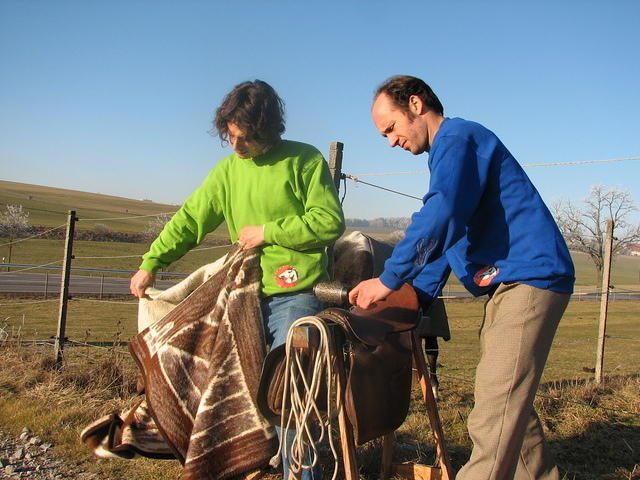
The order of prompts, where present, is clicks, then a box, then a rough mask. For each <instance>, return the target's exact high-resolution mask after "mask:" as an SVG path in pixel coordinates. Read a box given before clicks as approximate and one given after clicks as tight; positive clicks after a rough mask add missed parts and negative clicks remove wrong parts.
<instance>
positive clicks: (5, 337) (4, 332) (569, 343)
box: [0, 157, 640, 416]
mask: <svg viewBox="0 0 640 480" xmlns="http://www.w3.org/2000/svg"><path fill="white" fill-rule="evenodd" d="M636 160H640V157H629V158H620V159H609V160H594V161H582V162H580V161H578V162H559V163H539V164H528V165H523V166H524V167H540V166H556V165H581V164H587V163H605V162H607V163H608V162H620V161H636ZM425 173H428V172H427V171H414V172H388V173H365V174H358V175H352V174H342V176H341V178H343V179H344V180H345V181H346V180H347V179H348V180H351V181H353V182H357V183H362V184H365V185H367V186H370V187H372V188H377V189H381V190H384V191H387V192H389V193H392V194H397V195H400V196H404V197H409V198H414V199H416V200H422V198H421V197H418V196H414V195H410V194H407V193H403V192H400V191H397V190H393V189H389V188H386V187H383V186H380V185H376V184H373V183H369V182H365V181H362V180H361V179H360V177H368V176H384V175H387V176H389V175H409V174H425ZM344 195H346V188H345V189H344V192H343V200H344ZM42 211H46V212H50V213H63V212H56V211H49V210H42ZM172 213H174V212H163V213H157V214H145V215H127V216H113V217H102V218H81V219H79V220H80V221H93V222H110V221H128V220H138V219H141V218H153V217H156V218H157V217H161V216H163V215H168V214H172ZM64 227H65V225H58V226H55V227H53V228H50V229H47V230H45V231H43V232H40V233H38V234H35V235H31V236H28V237H25V238H19V239H14V240H12V241H10V242H5V243H2V244H0V247H3V246H9V245H18V244H22V243H24V242H27V241H37V240H38V239H41V238H42V237H45V236H47V235H49V234H50V233H52V232H54V231H57V230H60V229H63V228H64ZM230 245H231V244H230V243H225V244H222V245H213V246H201V247H198V248H194V249H193V250H191V251H190V252H189V253H188V255H193V254H195V253H197V252H203V251H211V250H224V249H228V248H229V247H230ZM139 259H140V254H123V255H115V254H104V255H92V254H79V255H77V256H75V257H74V261H77V262H82V261H98V262H105V263H108V265H107V266H109V265H111V266H112V265H113V264H112V261H114V260H119V261H128V260H132V262H131V263H130V265H131V267H132V268H131V270H130V271H135V269H136V266H137V265H136V264H137V262H138V261H139ZM133 260H135V261H133ZM62 263H63V259H51V258H49V259H42V260H40V261H39V262H38V264H37V265H31V266H28V267H23V268H19V269H17V270H11V271H6V272H0V281H1V278H2V276H3V275H7V274H15V273H22V272H27V271H33V270H37V269H43V268H44V267H51V266H53V265H58V267H59V269H60V270H62V268H63V267H62ZM0 267H1V265H0ZM617 290H618V291H619V292H620V294H628V295H630V296H633V295H637V294H638V293H640V292H639V291H638V290H634V289H626V288H619V289H617ZM604 293H610V292H603V291H602V289H600V288H590V289H579V290H576V292H575V296H574V299H576V300H579V299H582V298H585V297H586V296H588V295H593V296H598V295H602V294H604ZM46 294H47V291H46V289H45V295H46ZM444 297H445V298H447V296H446V295H445V296H444ZM596 298H597V297H596ZM59 301H60V300H59V299H43V300H23V299H20V300H16V301H3V302H2V303H0V307H16V306H19V307H23V306H24V307H25V310H24V311H23V313H24V314H25V315H26V314H29V313H30V311H31V310H30V309H31V308H32V307H35V306H39V305H46V304H53V303H56V302H59ZM69 301H70V302H71V303H72V304H83V303H86V304H95V305H96V306H99V305H104V306H105V308H107V309H112V306H113V305H119V306H124V307H125V308H132V307H133V306H137V305H138V302H137V301H132V300H107V299H102V298H81V297H78V296H75V297H73V298H71V299H69ZM1 312H2V311H1V310H0V345H2V344H8V343H9V342H10V341H11V339H12V337H16V336H17V337H20V333H18V335H16V334H15V332H12V331H10V330H8V329H7V325H6V322H5V325H4V326H2V323H1V318H2V316H1ZM7 320H8V319H7ZM72 321H73V320H72ZM23 322H24V317H23ZM606 338H607V340H611V341H616V342H638V341H640V338H638V337H634V336H626V335H606ZM64 341H65V343H66V344H68V345H70V346H75V347H85V348H100V349H104V348H108V347H105V346H104V345H99V344H97V343H96V342H87V341H79V340H77V339H66V338H65V339H64ZM596 341H597V338H588V337H584V338H577V339H572V340H566V341H556V342H554V345H553V348H554V349H558V348H573V347H575V346H578V347H580V346H581V345H584V344H587V343H590V344H593V343H595V342H596ZM32 342H33V343H34V344H37V345H41V346H53V345H55V342H52V341H51V340H38V339H34V340H32ZM445 349H446V350H447V351H451V352H464V351H468V352H476V353H477V352H478V348H477V347H473V346H457V345H447V346H446V347H445ZM121 353H122V354H125V355H126V354H127V353H126V352H121ZM428 353H434V352H433V350H429V351H428ZM470 373H471V372H470ZM438 376H439V377H442V378H444V379H447V378H448V379H451V380H456V381H461V382H464V383H469V384H472V383H473V378H471V377H460V376H456V375H451V374H448V373H446V372H445V373H443V372H442V371H440V372H438ZM538 396H539V397H542V398H552V399H554V400H558V401H561V402H562V401H564V402H568V403H577V404H581V405H584V406H587V407H591V408H600V409H603V410H615V409H607V408H605V407H601V406H598V405H591V404H588V403H581V402H576V401H572V400H568V399H563V398H557V397H553V396H545V395H544V394H539V395H538ZM619 412H622V413H626V414H631V415H636V416H640V412H629V411H624V410H619Z"/></svg>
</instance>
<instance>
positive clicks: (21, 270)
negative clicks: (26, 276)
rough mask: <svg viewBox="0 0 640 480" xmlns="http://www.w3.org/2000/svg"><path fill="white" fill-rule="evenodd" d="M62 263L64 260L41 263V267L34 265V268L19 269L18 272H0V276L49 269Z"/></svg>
mask: <svg viewBox="0 0 640 480" xmlns="http://www.w3.org/2000/svg"><path fill="white" fill-rule="evenodd" d="M61 262H62V260H54V261H53V262H49V263H41V264H40V265H34V266H32V267H26V268H19V269H18V270H11V271H10V272H0V275H10V274H12V273H17V272H24V271H26V270H35V269H37V268H41V267H48V266H49V265H53V264H56V263H61ZM0 266H2V264H0ZM60 268H62V265H60Z"/></svg>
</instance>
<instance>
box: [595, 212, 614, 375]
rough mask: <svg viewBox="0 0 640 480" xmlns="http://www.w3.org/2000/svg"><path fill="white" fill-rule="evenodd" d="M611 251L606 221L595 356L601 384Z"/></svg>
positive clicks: (610, 230)
mask: <svg viewBox="0 0 640 480" xmlns="http://www.w3.org/2000/svg"><path fill="white" fill-rule="evenodd" d="M612 249H613V220H608V221H607V233H606V237H605V244H604V260H603V264H602V290H601V296H600V324H599V326H598V352H597V355H596V383H602V377H603V369H604V340H605V337H606V333H607V309H608V308H609V287H610V285H609V283H610V280H611V250H612Z"/></svg>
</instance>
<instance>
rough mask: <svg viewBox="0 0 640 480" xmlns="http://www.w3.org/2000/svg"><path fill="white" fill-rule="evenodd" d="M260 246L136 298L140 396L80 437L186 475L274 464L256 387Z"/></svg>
mask: <svg viewBox="0 0 640 480" xmlns="http://www.w3.org/2000/svg"><path fill="white" fill-rule="evenodd" d="M260 277H261V272H260V266H259V257H258V251H257V249H252V250H248V251H244V250H242V249H240V248H239V247H238V246H237V245H236V246H234V247H233V248H232V249H231V250H230V251H229V253H228V254H227V255H226V256H225V257H223V258H221V259H220V260H218V261H217V262H215V263H213V264H209V265H205V266H204V267H202V268H200V269H199V270H197V271H195V272H194V273H193V274H191V275H190V276H189V277H187V278H186V279H185V280H183V281H182V282H180V283H179V284H177V285H175V286H173V287H171V288H169V289H168V290H165V291H159V290H155V289H149V290H148V291H147V293H148V294H149V296H150V299H148V300H147V299H142V300H141V301H140V306H139V312H138V327H139V329H140V330H141V331H140V333H139V334H138V335H137V336H136V337H134V339H133V340H132V341H131V343H130V346H129V348H130V350H131V353H132V355H133V357H134V358H135V360H136V362H137V363H138V366H139V367H140V370H141V374H142V377H143V379H144V394H145V395H144V397H142V398H141V400H140V402H139V404H137V405H136V406H135V407H133V408H132V409H130V410H128V411H126V412H123V413H121V414H118V413H114V414H112V415H110V416H107V417H103V418H101V419H99V420H98V421H96V422H94V423H92V424H91V425H89V426H88V427H87V428H85V429H84V430H83V432H82V433H81V438H82V440H83V441H84V442H85V443H86V444H87V445H88V446H89V447H90V448H91V449H92V450H93V451H94V453H95V454H96V455H97V456H99V457H102V458H114V457H120V458H133V457H134V456H136V455H137V454H139V455H143V456H147V457H152V458H177V459H178V460H180V462H182V463H183V465H184V470H183V473H182V479H183V480H201V479H210V480H222V479H225V478H229V477H234V476H237V475H240V474H243V473H246V472H249V471H251V470H255V469H256V468H261V467H263V466H266V465H268V463H269V459H270V458H271V457H272V456H273V455H274V453H275V451H276V448H277V440H276V437H275V432H274V431H273V429H272V428H271V427H270V426H269V425H268V424H267V422H266V421H265V420H264V418H262V416H261V415H260V414H259V412H258V410H257V407H256V394H257V389H258V384H259V380H260V372H261V369H262V363H263V360H264V356H265V353H266V347H265V339H264V330H263V325H262V316H261V313H260V300H259V295H258V294H259V289H260Z"/></svg>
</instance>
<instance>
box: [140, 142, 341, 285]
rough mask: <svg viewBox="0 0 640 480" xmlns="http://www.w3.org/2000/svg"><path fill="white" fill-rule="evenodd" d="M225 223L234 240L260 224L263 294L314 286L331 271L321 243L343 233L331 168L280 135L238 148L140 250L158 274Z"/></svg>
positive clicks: (149, 269) (317, 155) (317, 154)
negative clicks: (264, 147) (271, 142)
mask: <svg viewBox="0 0 640 480" xmlns="http://www.w3.org/2000/svg"><path fill="white" fill-rule="evenodd" d="M224 220H226V222H227V227H228V228H229V234H230V236H231V241H232V242H236V241H237V240H238V233H239V231H240V230H241V229H242V228H243V227H245V226H247V225H264V238H265V244H264V245H263V246H262V247H261V248H262V254H261V257H260V265H261V267H262V293H263V294H264V295H265V296H268V295H273V294H277V293H284V292H292V291H296V290H302V289H306V288H311V287H312V286H313V285H314V284H315V283H317V282H318V281H323V280H326V279H327V278H328V275H327V256H326V253H325V250H324V248H325V247H326V246H327V245H329V244H330V243H331V242H333V241H334V240H336V239H337V238H338V237H339V236H340V235H341V234H342V233H343V232H344V216H343V213H342V208H341V206H340V202H339V201H338V197H337V192H336V188H335V186H334V184H333V180H332V178H331V174H330V173H329V168H328V166H327V164H326V162H325V161H324V159H323V157H322V154H321V153H320V152H319V151H318V150H317V149H316V148H314V147H312V146H311V145H307V144H304V143H300V142H292V141H288V140H281V141H280V142H278V143H277V144H276V145H275V146H274V147H273V148H271V149H270V150H269V151H268V152H267V153H265V154H263V155H260V156H259V157H256V158H240V157H238V156H237V155H236V154H235V153H234V154H232V155H230V156H228V157H226V158H225V159H223V160H222V161H221V162H220V163H219V164H218V165H216V167H214V168H213V169H212V170H211V171H210V172H209V175H208V176H207V178H206V179H205V180H204V182H203V183H202V185H200V187H198V188H197V189H196V190H195V191H194V192H193V193H192V194H191V196H190V197H189V198H188V199H187V201H186V202H185V203H184V205H183V206H182V207H181V208H180V210H178V211H177V212H176V214H175V215H174V216H173V218H172V219H171V221H169V223H167V225H166V226H165V227H164V230H163V231H162V232H161V233H160V235H159V236H158V238H157V239H156V240H155V241H154V242H153V243H152V244H151V247H150V248H149V251H148V252H147V253H146V254H144V255H143V257H142V258H143V261H142V264H141V265H140V268H141V269H142V270H146V271H147V272H150V273H155V272H156V271H157V270H158V269H159V268H160V267H165V266H167V265H169V264H171V263H172V262H174V261H176V260H178V259H179V258H180V257H182V256H183V255H184V254H185V253H187V252H188V251H189V250H190V249H191V248H193V247H195V246H196V245H198V244H199V243H200V242H202V240H203V239H204V237H205V236H206V234H207V233H209V232H211V231H213V230H215V229H216V228H217V227H218V226H219V225H220V224H221V223H222V222H223V221H224Z"/></svg>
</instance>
